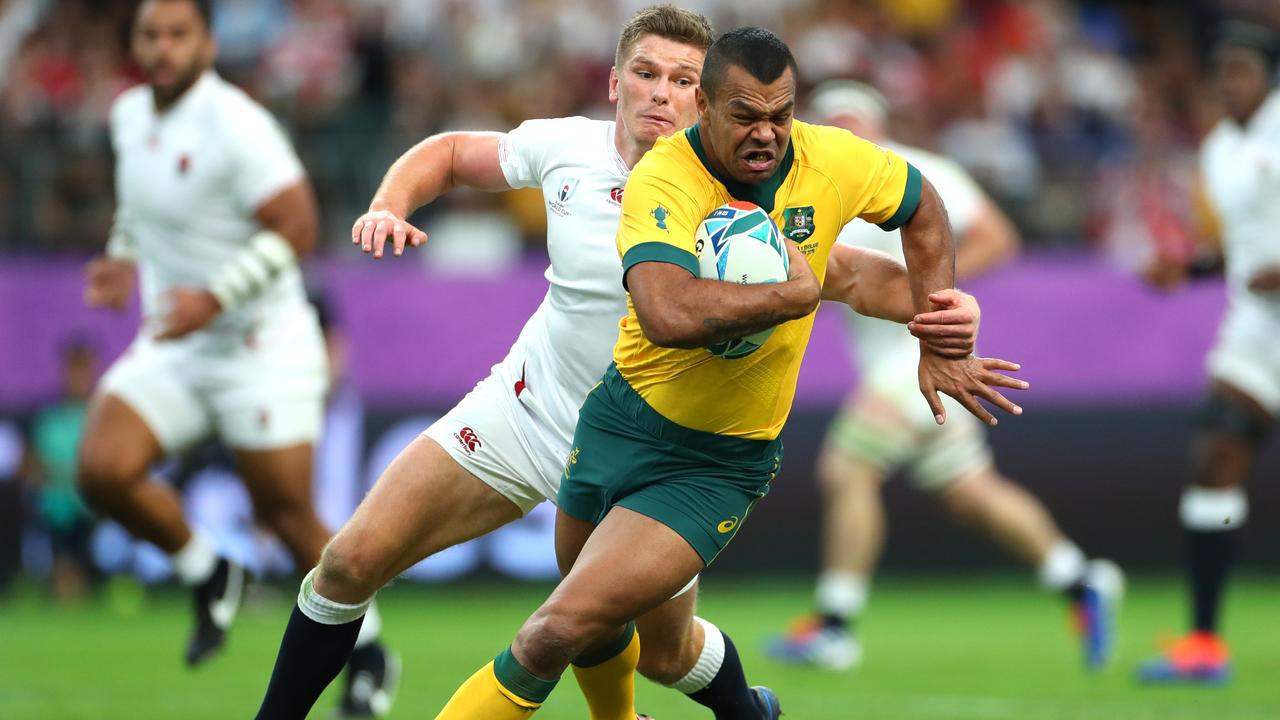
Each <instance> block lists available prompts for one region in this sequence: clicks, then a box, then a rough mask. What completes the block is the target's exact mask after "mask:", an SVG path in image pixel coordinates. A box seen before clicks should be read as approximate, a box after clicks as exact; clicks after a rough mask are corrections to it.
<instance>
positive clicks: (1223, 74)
mask: <svg viewBox="0 0 1280 720" xmlns="http://www.w3.org/2000/svg"><path fill="white" fill-rule="evenodd" d="M1215 71H1216V72H1215V75H1216V79H1217V81H1218V92H1219V93H1220V94H1221V96H1222V104H1223V105H1224V106H1225V108H1226V111H1227V114H1228V115H1230V116H1231V117H1232V118H1234V119H1235V120H1236V121H1237V122H1245V121H1246V120H1248V119H1249V118H1250V117H1251V116H1252V115H1253V112H1254V111H1255V110H1257V109H1258V106H1259V105H1261V104H1262V101H1263V100H1265V99H1266V97H1267V92H1268V90H1269V89H1270V82H1269V79H1268V77H1267V65H1266V62H1265V61H1264V60H1263V59H1262V57H1261V56H1259V55H1258V54H1257V53H1255V52H1253V51H1252V50H1246V49H1244V48H1223V49H1222V50H1219V51H1218V54H1217V64H1216V68H1215Z"/></svg>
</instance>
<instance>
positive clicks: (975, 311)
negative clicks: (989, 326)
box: [907, 289, 982, 358]
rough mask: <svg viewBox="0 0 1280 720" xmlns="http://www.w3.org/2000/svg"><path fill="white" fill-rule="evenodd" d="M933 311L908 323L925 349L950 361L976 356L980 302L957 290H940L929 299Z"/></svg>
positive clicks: (912, 332) (980, 316) (908, 328)
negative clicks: (974, 349) (974, 350)
mask: <svg viewBox="0 0 1280 720" xmlns="http://www.w3.org/2000/svg"><path fill="white" fill-rule="evenodd" d="M929 302H931V303H933V308H934V309H933V310H932V311H931V312H927V313H920V314H919V315H916V316H915V318H914V319H913V320H912V321H911V322H909V323H907V330H909V331H910V332H911V334H912V335H915V336H916V337H917V338H919V339H920V340H922V341H924V345H925V348H926V349H927V350H929V351H932V352H933V353H935V354H937V355H941V356H943V357H949V358H965V357H968V356H969V355H971V354H973V346H974V344H975V343H976V342H977V341H978V324H979V322H980V321H981V320H982V308H980V307H979V306H978V300H977V298H975V297H974V296H972V295H970V294H969V293H966V292H961V291H959V290H955V289H947V290H939V291H938V292H936V293H933V294H932V295H930V296H929Z"/></svg>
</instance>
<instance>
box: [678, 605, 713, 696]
mask: <svg viewBox="0 0 1280 720" xmlns="http://www.w3.org/2000/svg"><path fill="white" fill-rule="evenodd" d="M694 622H697V623H698V624H699V625H701V626H702V632H703V635H704V639H703V641H702V654H700V655H698V661H697V662H696V663H694V664H693V669H692V670H690V671H689V674H688V675H685V676H684V677H682V678H680V679H679V680H677V681H676V682H675V683H672V684H671V685H668V686H667V687H669V688H671V689H672V690H678V691H680V692H682V693H684V694H685V695H688V694H689V693H695V692H698V691H699V690H701V689H703V688H705V687H706V686H708V685H710V684H711V681H712V680H714V679H715V677H716V673H718V672H720V666H721V665H722V664H724V635H723V634H721V632H720V628H718V627H716V626H715V625H712V624H711V623H709V622H707V621H706V620H703V619H702V618H700V617H695V618H694Z"/></svg>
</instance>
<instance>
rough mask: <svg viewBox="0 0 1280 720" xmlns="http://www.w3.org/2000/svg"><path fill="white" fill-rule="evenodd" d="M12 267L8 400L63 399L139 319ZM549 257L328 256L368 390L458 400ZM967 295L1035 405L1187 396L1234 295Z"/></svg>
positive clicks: (0, 353) (1070, 282) (1059, 269)
mask: <svg viewBox="0 0 1280 720" xmlns="http://www.w3.org/2000/svg"><path fill="white" fill-rule="evenodd" d="M2 263H3V264H2V265H0V408H10V409H20V408H26V407H30V406H33V405H36V404H39V403H42V402H44V401H46V400H48V399H49V398H51V397H54V396H56V394H57V392H58V384H59V377H58V372H59V370H58V368H59V350H60V348H61V347H62V345H63V344H65V343H66V342H67V341H68V340H70V339H72V338H75V337H85V338H88V339H89V340H91V341H93V342H94V343H95V344H96V346H97V347H98V348H99V350H100V352H101V354H102V360H103V364H104V366H105V364H106V363H107V362H108V361H109V360H111V359H114V358H115V357H116V356H117V355H118V354H119V353H120V352H121V351H122V350H123V349H124V347H125V346H126V345H127V344H128V342H129V340H130V339H131V337H132V335H133V333H134V331H135V329H136V322H137V321H136V309H134V310H131V311H130V312H129V313H126V314H124V315H116V314H113V313H109V312H104V311H91V310H87V309H85V308H84V307H83V305H82V303H81V292H82V288H83V281H82V277H81V264H80V263H78V262H70V261H65V260H48V259H13V258H6V259H4V260H3V261H2ZM542 270H543V268H542V267H541V266H535V265H532V264H531V265H529V266H526V267H523V268H521V269H520V270H518V271H516V272H512V273H510V274H504V275H502V276H499V277H491V278H459V277H448V276H441V275H436V274H431V273H429V272H426V271H424V270H423V269H422V267H421V266H420V265H418V264H416V263H412V262H396V261H394V260H384V261H381V262H372V261H368V262H359V261H356V262H351V263H332V262H331V263H326V264H321V265H318V266H316V267H315V268H313V271H314V272H313V275H315V276H317V277H321V278H323V279H324V281H325V284H326V285H327V287H328V289H329V293H330V296H331V300H332V303H333V305H334V314H335V315H336V316H337V319H338V320H339V322H340V323H341V324H342V325H343V327H344V328H345V330H346V333H347V335H348V338H349V340H350V345H351V361H352V364H353V366H354V373H355V377H356V381H357V384H358V387H359V388H360V390H361V392H362V393H363V394H364V396H365V398H366V399H367V400H368V401H369V402H371V403H373V404H377V405H384V406H402V407H408V406H427V407H443V406H448V405H451V404H453V403H454V402H456V401H457V400H458V399H459V398H460V397H461V396H462V395H463V394H465V393H466V392H467V391H468V390H469V389H470V388H471V386H472V385H473V384H474V383H475V382H476V381H477V380H479V379H480V378H482V377H484V376H485V374H487V373H488V369H489V367H490V366H491V365H492V364H493V363H495V362H497V361H498V360H499V359H501V358H502V356H503V355H504V354H505V352H506V350H507V348H508V347H509V346H510V344H511V342H512V341H514V340H515V337H516V335H517V334H518V333H519V331H520V328H521V327H522V326H523V324H524V321H525V319H526V318H528V316H529V314H530V313H532V312H533V310H534V308H536V307H537V305H538V303H539V302H541V300H542V296H543V294H544V293H545V291H546V281H545V280H544V279H543V277H542ZM969 289H970V290H971V291H972V292H974V294H976V295H977V296H978V298H979V299H980V300H981V301H982V305H983V322H982V333H981V346H980V349H981V351H982V352H983V354H986V355H992V356H997V357H1004V358H1006V359H1010V360H1016V361H1018V362H1020V363H1022V365H1023V367H1024V371H1023V372H1022V373H1021V376H1022V377H1024V378H1026V379H1027V380H1029V381H1030V382H1031V383H1032V385H1033V389H1032V390H1031V391H1030V392H1029V393H1027V394H1023V395H1022V397H1021V398H1020V400H1019V401H1020V402H1021V403H1022V404H1024V405H1026V406H1027V407H1028V408H1035V407H1036V406H1041V407H1043V406H1062V405H1092V406H1097V405H1113V404H1131V403H1138V402H1185V401H1187V400H1190V399H1193V398H1194V397H1195V396H1196V395H1197V394H1198V393H1199V392H1200V390H1201V388H1202V387H1203V386H1204V371H1203V367H1204V355H1205V353H1206V351H1207V350H1208V348H1209V346H1210V344H1211V343H1212V341H1213V337H1214V332H1215V329H1216V327H1217V322H1218V319H1219V317H1220V316H1221V314H1222V310H1223V307H1224V304H1225V299H1224V295H1223V290H1222V285H1221V283H1220V282H1208V283H1200V284H1197V285H1193V286H1189V287H1187V288H1185V289H1183V290H1180V291H1177V292H1174V293H1169V294H1165V293H1160V292H1158V291H1155V290H1152V289H1150V288H1148V287H1146V286H1145V285H1143V284H1142V283H1141V282H1140V281H1138V280H1137V279H1135V278H1132V277H1130V276H1127V275H1125V274H1123V273H1120V272H1118V271H1115V270H1112V269H1110V268H1108V267H1106V266H1104V265H1102V264H1101V263H1100V262H1099V261H1097V260H1094V259H1092V258H1089V257H1082V256H1075V255H1065V256H1063V255H1052V256H1039V257H1035V256H1033V257H1031V258H1027V259H1023V260H1021V261H1019V262H1018V263H1016V264H1014V265H1012V266H1010V267H1008V268H1006V269H1004V270H1001V271H999V272H997V273H995V274H992V275H990V276H988V277H986V278H983V280H982V281H981V282H977V283H974V284H973V285H972V286H971V287H969ZM835 310H836V308H826V309H824V310H823V311H822V312H821V313H820V317H819V318H818V326H817V328H816V329H815V331H814V338H813V342H812V344H811V346H810V349H809V354H808V358H807V359H806V361H805V366H804V370H803V372H802V373H801V379H800V387H799V391H798V394H797V403H798V404H801V405H808V406H831V405H834V404H835V403H837V402H838V401H839V398H840V397H841V396H842V395H843V393H844V391H845V389H846V388H848V387H849V385H850V384H851V383H852V382H853V380H854V371H853V368H852V366H851V364H850V360H849V358H848V356H847V351H846V348H847V344H846V342H845V334H844V333H845V330H844V328H843V324H842V323H841V322H840V318H839V315H838V313H837V312H835Z"/></svg>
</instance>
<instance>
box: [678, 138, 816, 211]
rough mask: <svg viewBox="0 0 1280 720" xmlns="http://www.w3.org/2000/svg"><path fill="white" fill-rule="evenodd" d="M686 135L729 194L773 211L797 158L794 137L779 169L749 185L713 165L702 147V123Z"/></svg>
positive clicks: (694, 149)
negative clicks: (776, 198)
mask: <svg viewBox="0 0 1280 720" xmlns="http://www.w3.org/2000/svg"><path fill="white" fill-rule="evenodd" d="M684 136H685V137H686V138H687V139H688V140H689V145H690V146H692V147H693V152H694V154H695V155H697V156H698V160H700V161H701V162H702V166H703V167H704V168H706V169H707V172H709V173H711V177H713V178H715V179H716V180H718V181H720V184H721V185H724V187H725V189H726V190H728V191H729V196H730V197H732V198H733V199H735V200H747V201H750V202H753V203H755V204H756V205H759V206H760V207H761V208H764V211H765V212H767V213H771V212H773V199H774V196H775V195H777V194H778V188H780V187H782V183H783V182H784V181H785V180H786V179H787V173H789V172H791V163H792V162H793V161H794V160H795V156H796V149H795V141H794V138H793V139H792V140H791V141H790V142H788V143H787V152H786V153H784V154H783V156H782V162H781V163H779V164H778V169H777V170H776V171H774V173H773V175H771V176H770V177H769V179H768V180H765V181H764V182H762V183H758V184H756V185H748V184H746V183H740V182H738V181H737V180H734V179H733V178H729V177H725V176H723V175H721V174H720V173H719V172H717V171H716V169H715V168H713V167H712V166H711V161H710V160H709V159H708V158H707V151H706V148H704V147H702V127H701V124H699V123H695V124H694V126H693V127H691V128H689V129H687V130H685V131H684Z"/></svg>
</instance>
